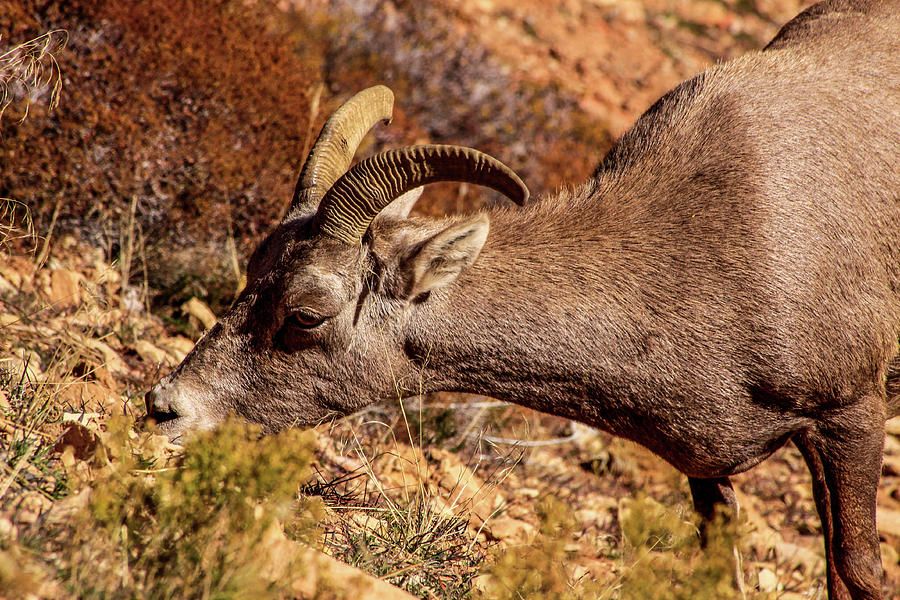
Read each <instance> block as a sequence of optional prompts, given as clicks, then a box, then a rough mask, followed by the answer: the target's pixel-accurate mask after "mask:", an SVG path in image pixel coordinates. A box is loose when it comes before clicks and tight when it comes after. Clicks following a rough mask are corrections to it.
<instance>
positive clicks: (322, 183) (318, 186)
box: [286, 85, 394, 218]
mask: <svg viewBox="0 0 900 600" xmlns="http://www.w3.org/2000/svg"><path fill="white" fill-rule="evenodd" d="M393 108H394V94H393V92H391V90H389V89H388V88H387V87H385V86H383V85H376V86H373V87H370V88H367V89H364V90H363V91H361V92H359V93H357V94H356V95H355V96H353V97H352V98H350V99H349V100H347V101H346V102H344V104H342V105H341V107H340V108H338V109H337V110H336V111H334V114H332V115H331V116H330V117H329V118H328V120H327V121H326V122H325V125H324V126H323V127H322V131H321V132H320V133H319V137H318V138H316V143H315V144H313V147H312V150H310V151H309V156H308V157H307V159H306V162H305V163H304V164H303V169H302V170H301V171H300V177H299V179H298V180H297V185H296V187H295V188H294V196H293V198H292V199H291V208H290V209H289V210H288V213H287V214H288V217H291V216H294V215H296V214H297V213H298V212H307V211H308V212H312V211H314V210H315V209H316V207H317V206H318V205H319V201H320V200H321V199H322V197H323V196H324V195H325V193H326V192H327V191H328V190H329V188H331V186H332V185H333V184H334V182H335V181H337V179H338V177H340V176H341V175H343V174H344V173H345V172H346V171H347V168H348V167H349V166H350V162H351V161H352V160H353V155H354V154H356V148H357V146H359V143H360V142H361V141H362V139H363V137H364V136H365V135H366V133H368V131H369V130H370V129H371V128H372V127H373V126H374V125H375V124H376V123H377V122H378V121H384V122H385V123H387V122H390V120H391V112H392V111H393ZM286 218H287V217H286Z"/></svg>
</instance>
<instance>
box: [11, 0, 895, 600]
mask: <svg viewBox="0 0 900 600" xmlns="http://www.w3.org/2000/svg"><path fill="white" fill-rule="evenodd" d="M293 6H294V10H292V11H290V12H288V13H284V12H281V11H280V10H276V7H275V6H274V5H273V4H270V3H267V2H256V3H248V2H243V1H236V0H202V1H190V2H189V1H187V0H185V1H183V2H181V1H176V2H171V1H165V2H164V1H162V0H160V1H150V2H138V3H134V2H111V1H109V2H107V1H104V2H80V1H76V2H49V3H48V2H33V1H31V0H14V1H13V2H8V3H4V4H3V5H2V6H0V32H3V38H2V39H0V55H2V57H9V56H12V55H10V54H9V52H10V51H11V49H12V47H13V44H19V43H23V42H28V40H37V41H35V42H32V46H30V47H31V48H33V49H35V50H36V51H37V56H40V52H42V51H48V50H52V51H53V52H54V53H55V55H56V56H57V61H58V65H59V71H58V72H57V71H54V70H53V69H54V68H55V67H52V66H51V65H52V63H41V64H43V65H44V71H43V72H41V71H40V70H33V71H31V75H30V76H32V77H34V76H36V77H38V78H37V79H31V81H34V82H37V87H38V88H41V89H44V88H47V89H48V90H52V89H53V88H54V86H56V85H57V83H58V82H62V84H63V92H62V94H61V100H60V104H59V107H57V108H56V109H55V110H51V102H49V100H50V97H49V96H48V95H46V94H45V95H44V96H40V97H38V96H34V97H33V99H34V100H35V102H34V103H32V104H31V105H30V107H28V108H27V110H28V113H27V119H25V120H24V121H20V119H21V118H22V117H23V116H26V113H25V108H26V107H25V105H22V104H20V103H19V102H18V100H19V99H20V98H23V96H21V93H20V92H15V93H12V94H10V95H9V96H8V97H9V98H11V99H12V100H13V102H12V103H11V104H10V105H9V107H8V108H7V112H6V114H5V118H4V119H3V122H2V129H0V173H2V174H0V197H6V198H9V199H8V200H0V596H6V597H12V598H15V597H39V598H87V597H97V598H117V597H198V598H209V597H254V598H281V597H304V598H305V597H321V598H341V597H351V596H354V597H357V598H361V597H363V594H364V592H363V591H361V590H363V589H367V586H369V585H373V584H371V583H365V582H364V581H363V580H362V578H361V576H359V575H357V574H356V573H357V572H355V571H351V572H349V573H348V572H344V571H335V570H328V568H323V569H322V570H318V569H316V568H310V567H309V565H311V564H313V562H314V561H313V560H312V559H311V558H310V556H312V555H310V554H306V553H305V552H306V550H297V548H301V549H303V548H307V547H308V546H305V545H301V544H308V545H311V546H312V547H314V548H317V549H321V550H322V551H324V552H325V553H327V554H329V555H332V556H334V557H337V558H339V559H341V560H342V561H344V562H347V563H350V564H352V565H355V566H358V567H359V568H361V569H363V570H365V571H368V572H369V573H372V574H374V576H375V577H377V578H380V579H381V580H382V581H387V582H390V583H393V584H395V585H400V586H402V587H403V588H404V589H406V590H408V591H409V592H411V593H413V594H415V595H416V596H418V597H427V598H464V597H470V596H474V597H482V598H533V597H543V598H572V599H574V598H660V599H663V598H666V599H668V598H704V597H706V598H729V597H734V591H733V587H732V582H731V560H732V559H731V556H732V554H731V549H732V546H733V543H734V542H736V543H737V544H738V545H739V546H740V547H741V548H742V549H743V558H744V563H743V567H744V573H745V579H746V583H747V586H748V594H749V595H750V597H758V598H785V599H790V598H794V599H799V598H824V581H823V577H824V572H823V567H824V558H823V552H822V548H821V537H820V531H819V524H818V519H817V518H816V516H815V507H814V505H813V502H812V498H811V493H810V489H809V477H808V474H807V472H806V469H805V467H804V465H803V463H802V460H801V459H800V457H799V455H798V454H797V453H796V452H794V451H793V450H784V451H781V452H779V453H778V454H777V455H776V456H775V457H773V458H772V459H770V460H769V461H767V463H765V464H764V465H763V466H761V467H760V468H758V469H756V470H754V471H753V472H752V473H750V474H747V475H744V476H741V477H738V478H736V481H735V484H736V488H737V489H738V493H739V499H740V500H741V505H742V507H743V508H742V511H743V512H742V515H743V517H742V521H741V523H740V524H739V525H738V526H737V527H736V528H725V529H724V530H723V531H721V532H718V533H714V534H713V535H711V537H710V540H711V541H710V544H709V548H708V549H707V550H705V551H704V550H702V549H701V548H700V543H699V536H698V534H697V529H696V524H695V521H694V517H693V515H692V513H691V511H690V497H689V492H688V489H687V485H686V482H685V481H684V479H683V478H682V477H681V476H680V475H678V474H677V473H676V472H674V470H672V469H671V468H670V467H668V466H667V465H666V464H664V463H662V462H661V461H659V460H658V459H656V458H654V457H653V456H651V455H650V454H649V453H647V452H646V451H644V450H642V449H641V448H638V447H636V446H633V445H631V444H629V443H626V442H622V441H620V440H613V439H610V438H608V437H606V436H604V435H602V434H598V433H596V432H592V431H585V430H583V429H582V428H579V427H574V426H573V425H572V424H570V423H567V422H564V421H562V420H560V419H556V418H552V417H547V416H545V415H540V414H536V413H533V412H529V411H526V410H524V409H519V408H516V407H510V406H507V405H498V404H496V403H492V402H489V401H487V399H484V398H471V397H468V398H463V397H457V396H452V395H438V396H435V397H432V398H426V399H424V400H422V401H416V402H414V403H412V404H410V403H409V402H407V403H406V404H405V405H403V406H401V405H398V404H396V403H395V404H390V405H379V406H377V407H375V408H372V409H370V410H368V411H367V412H365V413H363V414H361V415H357V416H355V417H352V418H348V419H345V420H343V421H340V422H336V423H329V424H325V425H323V426H320V427H319V428H317V429H316V430H314V431H313V432H312V433H300V432H288V433H286V434H283V435H281V436H278V437H271V438H263V439H257V435H256V433H255V432H253V431H252V430H250V429H247V428H245V427H243V426H240V425H238V424H229V425H228V426H227V427H225V428H223V429H222V430H221V431H219V432H217V433H215V434H212V435H209V436H206V437H204V438H201V439H198V440H197V441H196V442H192V444H191V445H190V446H189V447H187V448H181V447H175V446H171V445H168V444H167V442H166V440H165V439H164V438H162V437H161V436H157V435H155V434H153V433H152V432H149V431H144V430H143V429H141V428H140V427H138V426H136V425H135V419H139V418H140V417H141V416H142V414H143V411H144V407H143V400H142V397H143V393H144V392H145V391H146V389H147V388H148V386H149V384H150V383H151V382H152V381H154V380H155V379H156V378H157V377H158V374H159V373H160V372H163V371H165V370H167V369H169V368H171V367H172V366H173V365H175V364H177V363H178V362H179V361H180V360H181V359H182V358H183V357H184V355H185V354H186V353H187V352H188V351H189V350H190V348H191V346H192V345H193V342H194V341H196V339H197V338H198V337H199V335H201V334H202V332H203V331H204V330H205V328H207V327H208V326H209V323H208V321H209V318H208V316H209V307H210V306H212V308H213V309H214V310H215V309H219V308H220V307H222V306H224V305H227V303H228V302H229V300H230V298H231V295H232V294H233V293H234V290H235V288H236V287H237V285H238V283H239V273H240V269H241V267H242V265H243V263H244V261H245V258H246V253H247V252H248V250H249V249H250V248H252V246H253V245H254V244H255V242H256V241H257V240H258V239H259V237H260V236H261V235H262V234H263V233H264V232H265V231H266V229H267V227H268V226H269V225H270V224H271V223H272V222H274V220H275V219H276V217H277V216H278V215H279V214H280V211H282V210H283V209H284V207H285V203H286V202H287V201H288V199H289V197H290V191H291V189H292V187H293V184H294V178H295V176H296V173H295V169H296V167H297V165H298V164H299V162H300V160H301V159H302V154H301V149H302V148H304V147H308V144H309V137H310V136H311V135H312V134H314V133H315V130H316V127H318V125H319V124H320V123H321V120H322V119H323V118H324V116H325V115H327V114H329V113H330V108H333V107H334V106H336V104H337V103H338V102H339V101H340V100H342V99H344V98H345V97H346V95H347V94H348V93H350V92H352V91H356V90H357V89H360V88H362V87H364V86H365V85H368V84H371V83H378V82H385V83H389V84H390V85H391V87H393V88H394V90H395V91H396V92H397V95H398V97H402V98H404V100H403V102H400V103H398V104H399V106H398V111H395V121H394V123H393V124H392V125H391V127H389V128H385V129H384V130H382V131H379V132H378V133H377V134H376V135H375V136H374V138H373V139H370V140H367V141H365V142H364V144H363V146H364V147H363V152H371V151H373V150H376V149H379V148H381V147H382V146H383V145H387V144H391V145H393V144H395V143H396V142H398V141H399V142H402V143H409V142H418V141H430V142H452V143H461V144H468V145H474V146H478V147H480V148H482V149H484V150H487V151H490V152H492V153H494V154H496V155H498V156H500V157H501V158H503V159H504V160H505V161H507V162H509V163H510V164H511V165H513V166H515V167H516V169H517V171H520V172H521V173H522V174H523V176H524V178H525V179H526V181H527V182H528V183H529V186H530V187H531V188H532V190H533V191H535V192H537V193H541V192H545V191H548V190H551V189H553V188H555V187H556V186H559V185H564V184H567V183H569V184H571V183H575V182H577V181H579V180H581V179H582V178H584V177H585V176H587V174H588V173H589V172H590V170H591V168H592V166H593V164H594V163H595V162H596V160H597V159H599V157H600V156H601V155H602V153H603V152H604V151H605V149H606V147H607V145H608V144H609V142H610V141H611V139H612V137H613V136H614V135H616V134H618V133H619V132H620V131H619V130H620V129H621V127H622V126H623V125H624V123H626V122H627V121H628V120H629V119H631V118H633V117H634V116H636V114H637V113H639V112H640V111H641V110H643V108H645V107H646V105H647V104H648V103H649V102H651V101H652V100H653V99H655V98H656V97H657V96H658V95H659V94H660V93H662V92H663V91H665V89H667V88H668V87H669V86H671V85H672V84H674V83H676V82H677V81H678V80H680V79H681V78H683V77H685V76H687V75H690V74H692V73H693V72H696V71H697V70H699V69H700V68H702V67H703V66H704V65H706V64H708V63H710V62H712V61H714V60H716V59H717V58H723V57H726V56H730V55H732V54H733V53H737V52H740V51H743V50H746V49H748V48H750V47H755V46H756V47H758V46H759V45H761V44H762V43H763V42H764V41H765V40H766V39H767V38H768V37H770V36H771V35H772V34H773V33H774V31H775V29H776V28H777V25H778V23H780V22H783V21H784V20H785V19H786V18H789V17H790V16H791V15H792V14H793V13H794V12H796V9H797V8H798V6H797V3H796V2H794V1H792V0H784V1H776V0H771V1H770V0H766V1H764V2H763V1H760V0H757V1H755V2H745V1H743V0H735V1H732V0H726V1H724V2H706V1H692V2H681V3H676V2H663V1H647V2H620V3H611V2H575V1H570V2H563V3H559V10H557V11H555V12H553V11H551V10H549V9H548V8H547V7H548V6H549V4H548V3H543V2H539V1H537V0H535V1H534V2H532V1H528V0H526V1H522V0H518V1H516V2H505V1H499V0H498V1H495V2H494V1H492V2H473V3H442V2H396V3H394V2H383V3H365V2H351V1H350V0H346V1H336V2H332V3H328V4H327V5H326V4H323V3H319V2H308V3H306V2H295V3H293ZM354 9H356V10H355V11H354ZM548 11H549V12H548ZM711 15H712V16H711ZM713 17H715V18H713ZM426 23H427V24H428V26H427V28H426V26H425V25H424V24H426ZM59 29H63V30H65V31H66V32H68V36H69V43H68V45H67V47H66V48H64V49H60V48H59V46H58V45H56V41H57V40H59V39H61V38H59V37H55V36H51V37H50V38H43V41H41V38H39V36H41V35H42V34H44V33H45V32H48V31H57V30H59ZM598 30H602V31H604V32H605V35H604V36H600V37H599V38H598V37H592V36H595V34H596V31H598ZM588 34H590V35H588ZM579 39H581V40H582V43H581V44H579V43H578V40H579ZM598 40H599V41H598ZM51 41H52V42H53V43H52V44H51V43H50V42H51ZM6 44H9V46H6ZM598 44H604V45H601V46H598ZM15 56H22V55H21V54H19V55H15ZM31 56H32V57H34V56H35V55H34V54H32V55H31ZM45 56H46V55H45ZM2 60H3V59H2V58H0V61H2ZM442 61H443V62H442ZM3 64H4V63H2V62H0V69H2V65H3ZM611 64H614V65H615V67H614V68H613V67H608V65H611ZM542 65H543V66H542ZM546 65H551V66H550V67H547V66H546ZM641 65H643V67H641ZM648 65H649V66H648ZM642 69H643V70H642ZM2 73H3V71H0V74H2ZM54 73H61V77H60V76H59V75H57V74H54ZM35 74H36V75H35ZM50 75H52V77H50V78H49V79H48V76H50ZM41 82H43V83H41ZM42 86H43V87H42ZM48 86H49V87H48ZM9 89H11V90H12V89H13V88H12V87H10V88H9ZM0 105H2V104H0ZM604 115H606V116H604ZM426 196H427V197H426V199H425V200H424V201H423V207H422V209H421V210H424V211H426V212H431V213H437V212H442V211H445V210H449V211H452V210H461V209H466V208H469V207H473V206H477V205H478V204H479V203H481V202H489V201H491V200H490V197H487V199H486V198H485V197H482V196H480V195H476V193H475V191H474V189H471V188H468V187H465V186H463V187H457V186H443V187H440V186H439V187H438V189H437V190H435V191H434V192H433V193H432V192H429V194H427V195H426ZM197 297H199V298H197ZM149 308H152V311H150V310H148V309H149ZM889 425H891V427H892V429H891V430H890V431H891V433H892V434H891V435H889V436H888V439H887V446H886V460H885V467H884V477H883V480H882V486H881V489H880V495H879V523H880V529H881V535H882V541H883V544H882V550H883V556H884V562H885V567H886V572H887V577H888V580H887V583H886V585H887V586H889V587H888V588H887V589H888V590H889V591H890V590H897V589H900V566H898V558H900V428H898V426H897V425H896V424H889ZM515 440H524V441H541V440H544V441H547V440H549V443H547V444H545V445H535V446H533V447H516V446H515V445H513V444H511V443H508V442H514V441H515ZM304 567H306V568H304ZM375 585H377V584H375ZM373 589H374V588H373ZM377 589H378V590H379V591H378V592H375V593H374V594H380V595H373V597H387V596H386V594H387V592H386V591H384V590H385V589H387V588H377ZM398 597H399V596H398ZM895 597H900V594H896V595H895Z"/></svg>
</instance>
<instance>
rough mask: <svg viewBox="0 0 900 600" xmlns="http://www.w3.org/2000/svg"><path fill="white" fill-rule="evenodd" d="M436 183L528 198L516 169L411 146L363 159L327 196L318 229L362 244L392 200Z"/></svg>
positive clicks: (457, 150)
mask: <svg viewBox="0 0 900 600" xmlns="http://www.w3.org/2000/svg"><path fill="white" fill-rule="evenodd" d="M437 181H465V182H467V183H475V184H478V185H483V186H486V187H489V188H492V189H494V190H497V191H498V192H500V193H502V194H504V195H506V196H507V197H508V198H510V199H511V200H512V201H513V202H515V203H516V204H520V205H521V204H525V202H526V201H527V200H528V188H527V187H525V184H524V183H523V182H522V180H521V179H519V176H518V175H516V174H515V173H514V172H513V171H512V169H510V168H509V167H507V166H506V165H504V164H503V163H502V162H500V161H499V160H497V159H496V158H493V157H492V156H488V155H487V154H484V153H483V152H479V151H478V150H475V149H473V148H464V147H462V146H437V145H429V146H410V147H407V148H398V149H395V150H388V151H387V152H382V153H381V154H376V155H375V156H371V157H369V158H367V159H365V160H362V161H360V162H359V163H357V164H356V166H354V167H353V168H352V169H350V170H349V171H347V172H346V173H345V174H344V175H342V176H341V177H340V179H338V180H337V182H335V184H334V185H333V186H331V189H330V190H328V192H327V193H326V194H325V197H324V198H322V202H321V203H320V204H319V211H318V213H317V214H316V219H317V221H318V224H319V230H320V231H321V232H322V233H324V234H326V235H328V236H331V237H333V238H335V239H338V240H340V241H342V242H345V243H347V244H359V243H360V241H361V240H362V237H363V235H364V234H365V233H366V230H367V229H368V228H369V224H370V223H371V222H372V220H373V219H374V218H375V217H376V216H377V215H378V213H379V212H381V210H382V209H383V208H384V207H385V206H387V205H388V204H390V203H391V202H392V201H393V200H395V199H396V198H398V197H399V196H401V195H402V194H404V193H406V192H408V191H409V190H411V189H414V188H417V187H419V186H422V185H425V184H428V183H434V182H437Z"/></svg>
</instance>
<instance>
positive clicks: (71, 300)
mask: <svg viewBox="0 0 900 600" xmlns="http://www.w3.org/2000/svg"><path fill="white" fill-rule="evenodd" d="M81 279H82V278H81V274H80V273H76V272H75V271H70V270H69V269H53V270H52V271H51V272H50V290H49V291H50V294H49V295H50V302H51V304H53V306H55V307H57V308H70V307H75V306H78V305H79V304H81V287H80V285H79V284H80V283H81Z"/></svg>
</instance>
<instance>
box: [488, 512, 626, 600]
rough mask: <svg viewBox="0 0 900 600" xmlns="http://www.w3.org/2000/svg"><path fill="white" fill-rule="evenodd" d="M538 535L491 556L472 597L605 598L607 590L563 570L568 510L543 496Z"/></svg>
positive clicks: (520, 599)
mask: <svg viewBox="0 0 900 600" xmlns="http://www.w3.org/2000/svg"><path fill="white" fill-rule="evenodd" d="M538 516H539V518H540V523H541V525H540V533H539V535H538V536H537V537H536V538H535V540H534V542H533V543H532V544H528V545H517V546H508V547H505V548H502V549H500V550H498V551H496V552H495V553H494V557H493V562H492V563H491V564H490V566H488V567H487V568H486V569H485V570H484V573H485V575H486V578H485V582H484V584H483V585H482V586H481V587H480V588H479V589H478V590H477V592H476V594H475V597H476V598H484V599H488V598H489V599H491V600H524V599H526V598H542V599H546V600H588V599H592V600H594V599H597V600H599V599H601V598H607V597H609V595H610V592H611V591H610V589H605V588H604V587H603V586H601V585H600V584H598V583H596V582H593V581H589V580H582V581H572V579H571V574H570V573H569V570H568V569H567V568H566V565H567V563H568V560H567V558H568V554H567V552H566V543H567V542H568V541H569V539H570V538H571V535H572V532H573V530H574V528H575V523H574V521H573V520H572V516H571V511H570V510H569V509H568V507H567V506H565V505H564V504H563V503H562V502H560V501H559V500H557V499H555V498H553V497H550V496H548V497H546V498H544V499H543V500H542V501H541V502H540V503H539V504H538Z"/></svg>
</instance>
